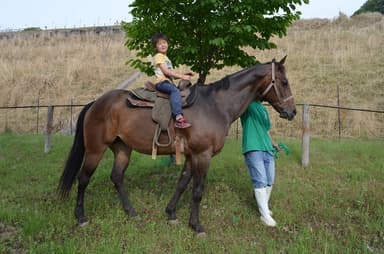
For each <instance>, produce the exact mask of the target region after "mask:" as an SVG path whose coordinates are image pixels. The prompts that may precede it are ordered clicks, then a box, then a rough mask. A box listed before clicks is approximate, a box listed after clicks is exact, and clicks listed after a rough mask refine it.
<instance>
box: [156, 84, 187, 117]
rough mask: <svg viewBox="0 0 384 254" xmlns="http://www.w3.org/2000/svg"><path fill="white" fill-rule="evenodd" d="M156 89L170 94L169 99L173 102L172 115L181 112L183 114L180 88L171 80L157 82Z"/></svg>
mask: <svg viewBox="0 0 384 254" xmlns="http://www.w3.org/2000/svg"><path fill="white" fill-rule="evenodd" d="M156 89H157V90H158V91H159V92H162V93H165V94H169V101H170V103H171V110H172V115H173V116H174V117H175V116H177V115H179V114H182V113H183V111H182V108H181V104H182V102H181V95H180V91H179V89H178V88H177V87H176V86H175V85H173V84H172V83H170V82H169V81H167V80H166V81H163V82H160V83H158V84H156Z"/></svg>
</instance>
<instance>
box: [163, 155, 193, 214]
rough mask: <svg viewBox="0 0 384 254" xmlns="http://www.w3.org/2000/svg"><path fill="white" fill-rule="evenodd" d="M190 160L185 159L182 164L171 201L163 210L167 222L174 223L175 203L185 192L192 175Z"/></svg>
mask: <svg viewBox="0 0 384 254" xmlns="http://www.w3.org/2000/svg"><path fill="white" fill-rule="evenodd" d="M190 161H191V160H190V158H189V157H187V158H186V160H185V163H184V167H183V171H182V172H181V175H180V178H179V182H178V183H177V187H176V191H175V193H174V194H173V196H172V198H171V200H170V201H169V203H168V205H167V208H166V209H165V211H166V213H167V214H168V220H169V221H176V220H177V217H176V206H177V203H178V201H179V199H180V197H181V195H182V194H183V192H184V191H185V189H186V188H187V186H188V183H189V182H190V181H191V178H192V174H191V163H190Z"/></svg>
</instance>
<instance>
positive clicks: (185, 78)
mask: <svg viewBox="0 0 384 254" xmlns="http://www.w3.org/2000/svg"><path fill="white" fill-rule="evenodd" d="M191 77H192V75H186V74H183V75H182V76H181V79H182V80H191Z"/></svg>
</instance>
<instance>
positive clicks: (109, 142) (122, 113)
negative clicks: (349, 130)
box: [58, 57, 296, 234]
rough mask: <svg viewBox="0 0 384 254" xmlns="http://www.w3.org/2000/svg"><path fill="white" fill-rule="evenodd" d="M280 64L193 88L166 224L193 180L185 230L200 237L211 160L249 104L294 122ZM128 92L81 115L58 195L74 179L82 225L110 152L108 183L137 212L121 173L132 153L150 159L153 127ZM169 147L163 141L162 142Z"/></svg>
mask: <svg viewBox="0 0 384 254" xmlns="http://www.w3.org/2000/svg"><path fill="white" fill-rule="evenodd" d="M284 62H285V57H284V58H283V59H282V60H281V61H280V62H275V60H272V62H269V63H264V64H258V65H255V66H253V67H250V68H247V69H244V70H241V71H239V72H236V73H234V74H231V75H229V76H227V77H225V78H223V79H222V80H220V81H217V82H215V83H213V84H211V85H195V86H193V87H192V88H191V89H197V90H196V91H195V92H196V94H197V97H196V99H195V102H194V104H193V105H192V106H191V107H188V108H185V109H184V114H185V115H186V118H187V119H189V120H190V122H191V123H192V127H191V128H188V129H182V130H181V129H176V130H175V129H174V128H173V123H170V130H171V136H173V137H174V135H175V134H176V132H177V133H178V135H180V136H181V137H182V138H183V139H184V155H185V162H184V167H183V169H182V172H181V176H180V179H179V182H178V184H177V187H176V191H175V193H174V195H173V197H172V198H171V200H170V202H169V203H168V205H167V207H166V213H167V214H168V220H170V221H175V220H176V219H177V218H176V205H177V202H178V200H179V198H180V196H181V194H182V193H183V192H184V190H185V189H186V187H187V185H188V183H189V182H190V180H191V179H193V187H192V205H191V214H190V219H189V225H190V226H191V227H192V228H193V229H194V231H195V232H197V233H198V234H204V228H203V226H202V225H201V224H200V221H199V206H200V202H201V199H202V195H203V192H204V181H205V177H206V175H207V172H208V168H209V164H210V162H211V158H212V157H213V156H214V155H216V154H218V153H219V152H220V150H221V149H222V148H223V146H224V142H225V137H226V136H227V134H228V131H229V128H230V126H231V123H232V122H234V121H235V120H236V119H237V118H239V117H240V115H241V114H242V113H243V112H244V111H245V110H246V108H247V107H248V105H249V104H250V103H251V101H252V100H261V101H267V102H269V103H270V104H271V105H272V106H273V108H274V109H275V110H276V111H277V112H279V113H280V117H282V118H285V119H288V120H292V119H293V118H294V116H295V114H296V107H295V102H294V100H293V97H292V94H291V90H290V86H289V83H288V79H287V77H286V74H285V68H284ZM126 97H127V91H125V90H113V91H110V92H108V93H106V94H104V95H103V96H101V97H100V98H98V99H97V100H96V101H94V102H91V103H89V104H88V105H87V106H85V107H84V108H83V110H82V111H81V113H80V115H79V118H78V121H77V128H76V134H75V139H74V143H73V146H72V148H71V151H70V153H69V156H68V159H67V162H66V166H65V168H64V171H63V174H62V176H61V179H60V183H59V188H58V190H59V192H60V194H61V195H62V196H64V197H65V196H68V193H69V191H70V190H71V187H72V184H73V182H74V180H75V178H76V176H78V182H79V183H78V192H77V201H76V207H75V217H76V218H77V221H78V223H79V224H80V225H82V224H84V223H86V222H87V220H86V218H85V214H84V192H85V189H86V187H87V185H88V183H89V180H90V178H91V176H92V174H93V173H94V172H95V170H96V167H97V165H98V164H99V162H100V160H101V159H102V157H103V154H104V152H105V151H106V149H107V148H108V147H109V148H110V149H111V150H112V151H113V153H114V164H113V168H112V173H111V180H112V182H113V183H114V186H115V187H116V190H117V192H118V194H119V196H120V199H121V202H122V205H123V208H124V210H125V211H126V213H127V214H129V215H130V216H135V215H136V211H135V209H134V208H133V207H132V205H131V203H130V201H129V200H128V197H127V194H126V192H125V190H124V188H123V179H124V172H125V170H126V169H127V167H128V164H129V161H130V156H131V152H132V150H136V151H138V152H140V153H144V154H151V152H152V139H153V134H154V132H155V128H156V125H155V123H154V122H153V121H152V118H151V110H150V109H148V108H133V107H128V106H127V103H126ZM161 140H163V141H167V136H166V135H164V137H160V141H161ZM174 153H175V146H174V145H173V144H172V145H171V146H169V147H159V148H158V154H174Z"/></svg>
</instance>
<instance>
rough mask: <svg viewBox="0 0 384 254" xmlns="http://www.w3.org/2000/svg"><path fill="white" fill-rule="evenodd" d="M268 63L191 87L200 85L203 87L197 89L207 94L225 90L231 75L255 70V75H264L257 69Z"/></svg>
mask: <svg viewBox="0 0 384 254" xmlns="http://www.w3.org/2000/svg"><path fill="white" fill-rule="evenodd" d="M270 63H271V62H267V63H262V64H256V65H254V66H251V67H248V68H245V69H242V70H239V71H237V72H235V73H232V74H229V75H227V76H225V77H224V78H222V79H220V80H218V81H215V82H212V83H209V84H207V85H205V84H201V83H197V84H196V85H194V86H193V87H197V89H199V88H200V87H201V88H203V89H199V90H201V91H203V92H202V93H203V94H204V95H206V96H209V95H210V94H211V93H212V92H214V91H215V92H217V91H219V90H227V89H228V88H229V87H230V85H231V82H230V79H231V78H232V77H235V76H237V75H241V74H244V73H246V72H249V71H255V73H254V75H255V76H264V75H265V74H264V73H262V72H260V71H259V70H261V69H260V67H261V66H264V65H267V64H270Z"/></svg>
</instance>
